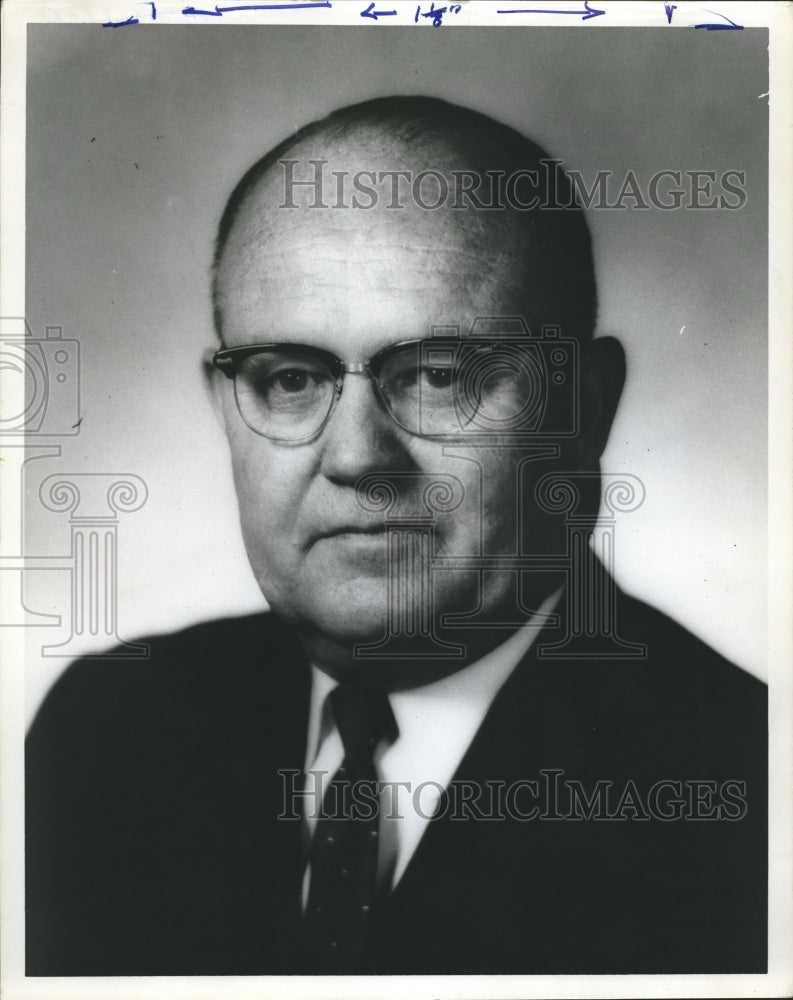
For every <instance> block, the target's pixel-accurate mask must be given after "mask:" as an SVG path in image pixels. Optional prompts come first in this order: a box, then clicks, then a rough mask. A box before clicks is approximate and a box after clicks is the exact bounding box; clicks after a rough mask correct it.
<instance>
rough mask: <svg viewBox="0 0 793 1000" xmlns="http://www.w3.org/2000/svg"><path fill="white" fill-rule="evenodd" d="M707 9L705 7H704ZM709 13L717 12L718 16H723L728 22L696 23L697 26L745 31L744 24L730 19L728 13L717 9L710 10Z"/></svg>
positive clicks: (715, 29)
mask: <svg viewBox="0 0 793 1000" xmlns="http://www.w3.org/2000/svg"><path fill="white" fill-rule="evenodd" d="M702 9H703V10H705V8H704V7H703V8H702ZM706 13H707V14H715V16H716V17H723V18H724V20H725V21H727V24H720V23H716V24H695V25H694V27H695V28H705V30H706V31H743V25H742V24H736V23H735V21H730V19H729V18H728V17H727V15H726V14H720V13H719V12H718V11H716V10H708V11H706Z"/></svg>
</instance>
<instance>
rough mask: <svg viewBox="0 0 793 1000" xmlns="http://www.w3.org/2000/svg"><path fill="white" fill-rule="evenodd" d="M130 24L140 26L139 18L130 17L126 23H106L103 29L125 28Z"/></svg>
mask: <svg viewBox="0 0 793 1000" xmlns="http://www.w3.org/2000/svg"><path fill="white" fill-rule="evenodd" d="M128 24H140V21H139V20H138V19H137V17H134V16H132V17H128V18H127V19H126V21H105V23H104V24H103V25H102V27H103V28H124V27H126V25H128Z"/></svg>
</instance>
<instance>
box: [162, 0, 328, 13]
mask: <svg viewBox="0 0 793 1000" xmlns="http://www.w3.org/2000/svg"><path fill="white" fill-rule="evenodd" d="M332 6H333V4H332V3H331V0H314V2H312V3H250V4H247V3H246V4H241V5H240V6H238V7H218V6H217V5H216V6H215V9H214V10H200V9H199V8H198V7H183V8H182V13H183V14H187V15H190V14H196V15H199V16H201V15H203V16H205V17H223V15H224V14H235V13H237V11H243V10H306V9H308V8H309V7H332Z"/></svg>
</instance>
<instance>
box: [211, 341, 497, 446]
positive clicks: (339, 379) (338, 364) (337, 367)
mask: <svg viewBox="0 0 793 1000" xmlns="http://www.w3.org/2000/svg"><path fill="white" fill-rule="evenodd" d="M506 339H507V340H508V341H509V340H511V338H509V337H508V338H506ZM435 342H436V341H435V340H434V339H433V338H429V337H419V338H414V339H411V340H401V341H399V342H398V343H396V344H387V345H386V346H385V347H382V348H381V349H380V350H379V351H377V352H375V353H374V354H373V355H372V356H371V357H370V358H367V359H366V360H365V361H351V362H347V361H343V360H342V359H341V358H339V357H337V356H336V355H335V354H333V352H332V351H328V350H325V348H322V347H315V346H314V345H312V344H300V343H293V342H286V341H273V342H267V343H260V344H242V345H239V346H237V347H222V348H221V349H220V350H218V351H214V352H212V353H210V352H207V353H208V359H209V360H210V361H211V362H212V365H213V367H214V368H215V369H216V370H217V371H219V372H221V373H222V374H223V375H225V376H226V378H228V379H229V380H230V381H232V382H233V381H234V380H235V379H236V377H237V374H238V371H239V366H240V364H241V363H242V362H243V361H244V360H245V359H246V358H248V357H250V356H252V355H255V354H261V353H263V352H264V351H268V350H272V349H273V348H291V349H293V350H298V351H311V352H312V353H313V354H314V355H315V356H317V357H319V359H320V360H322V361H323V362H324V363H325V364H327V366H328V370H329V371H330V373H331V375H332V377H333V379H334V382H335V393H334V395H333V397H332V398H331V402H330V405H329V407H328V412H327V414H326V415H325V418H324V419H323V421H322V423H321V424H320V426H319V427H318V428H317V429H316V430H315V431H314V432H312V433H311V434H309V435H307V436H306V437H303V438H282V437H275V436H273V435H271V434H265V433H263V432H262V431H260V430H258V429H257V428H256V427H254V426H253V425H252V424H251V423H250V422H249V421H248V420H247V419H246V417H245V414H244V413H243V412H242V407H241V406H240V402H239V398H238V396H237V388H236V383H235V386H234V401H235V404H236V406H237V412H238V413H239V415H240V417H241V418H242V421H243V423H244V424H245V426H246V427H248V428H249V429H250V430H252V431H253V433H254V434H258V435H259V437H263V438H266V439H267V440H268V441H275V442H277V443H279V444H287V445H302V444H309V443H311V442H312V441H314V440H316V438H318V437H319V435H320V434H321V433H322V432H323V430H324V429H325V427H326V426H327V425H328V422H329V420H330V418H331V416H332V415H333V411H334V409H335V408H336V404H337V403H338V401H339V399H340V398H341V394H342V390H343V388H344V376H345V375H366V376H367V377H368V378H369V380H370V382H371V383H372V386H373V388H374V394H375V398H376V399H377V402H378V403H379V405H380V407H381V408H382V409H383V410H384V411H385V413H386V414H387V415H388V416H389V417H390V418H391V420H393V421H394V423H395V424H396V425H397V427H399V428H401V429H402V430H403V431H405V432H406V433H407V434H410V435H412V436H413V437H418V438H423V439H425V440H430V441H437V440H454V439H455V438H457V437H459V434H460V432H459V431H446V432H441V433H437V434H423V433H421V432H420V431H415V430H413V429H412V428H410V427H407V426H405V424H403V423H402V422H401V421H399V420H398V419H397V418H396V417H395V416H394V414H393V413H392V411H391V410H390V408H389V406H388V403H387V402H386V401H385V399H384V397H383V396H382V394H381V391H380V390H381V384H380V382H379V380H378V374H377V369H378V368H379V367H380V366H382V364H383V361H384V359H385V358H387V357H388V356H390V355H391V354H393V353H394V352H395V351H398V350H400V349H402V348H405V347H415V348H416V350H417V351H420V350H421V345H422V344H432V343H435ZM488 346H492V347H497V346H501V340H499V341H491V342H490V343H489V344H488ZM210 351H211V349H210Z"/></svg>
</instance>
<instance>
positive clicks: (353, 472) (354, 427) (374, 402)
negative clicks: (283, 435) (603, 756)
mask: <svg viewBox="0 0 793 1000" xmlns="http://www.w3.org/2000/svg"><path fill="white" fill-rule="evenodd" d="M407 438H408V434H407V431H404V430H402V429H401V428H400V427H399V426H398V425H397V424H396V423H395V422H394V421H393V420H392V419H391V417H390V416H389V415H388V413H386V412H385V410H384V409H383V407H382V406H381V405H380V402H379V400H378V399H377V397H376V396H375V391H374V386H373V385H372V382H371V379H370V378H369V377H368V376H367V375H364V374H362V373H361V374H359V373H357V372H354V373H348V374H346V375H345V376H344V386H343V389H342V393H341V396H340V398H339V399H338V401H337V403H336V406H335V407H334V409H333V413H331V415H330V420H329V421H328V423H327V425H326V426H325V429H324V431H323V432H322V435H321V437H320V439H319V443H320V447H321V448H322V457H321V461H320V469H321V471H322V473H323V475H325V476H326V477H327V478H328V479H330V480H332V481H334V482H338V483H346V484H350V485H354V484H355V483H356V482H357V481H358V480H359V479H360V478H361V476H363V475H365V474H366V473H368V472H377V471H380V470H389V469H390V470H393V469H406V468H409V467H410V465H411V459H410V453H409V451H408V447H407Z"/></svg>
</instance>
